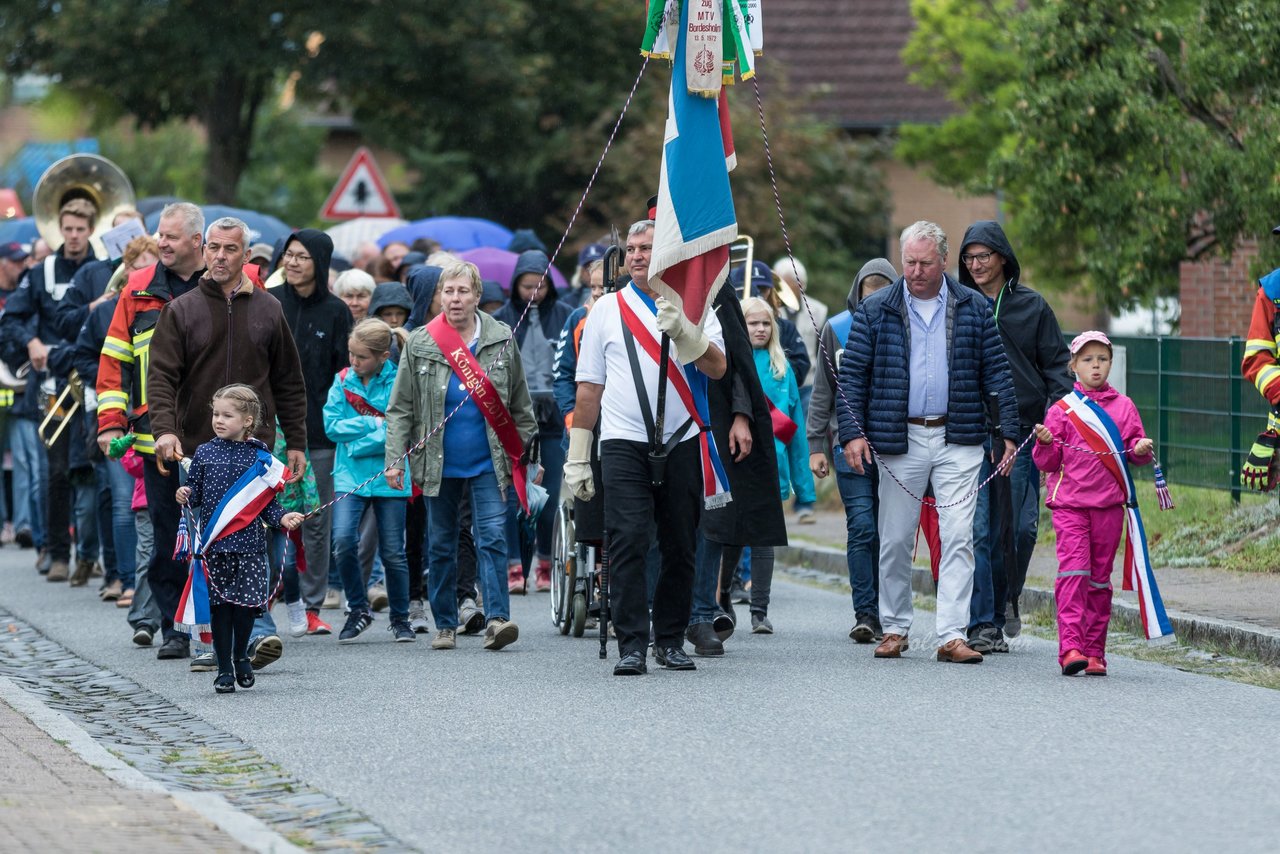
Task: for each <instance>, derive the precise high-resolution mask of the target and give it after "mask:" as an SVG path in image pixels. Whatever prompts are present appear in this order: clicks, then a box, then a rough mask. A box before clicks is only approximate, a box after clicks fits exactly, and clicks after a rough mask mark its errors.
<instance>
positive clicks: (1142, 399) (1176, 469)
mask: <svg viewBox="0 0 1280 854" xmlns="http://www.w3.org/2000/svg"><path fill="white" fill-rule="evenodd" d="M1111 340H1112V342H1113V343H1114V344H1117V345H1122V346H1124V347H1125V351H1126V360H1127V371H1126V382H1127V386H1128V388H1127V390H1126V392H1127V394H1128V395H1129V397H1131V398H1132V399H1133V402H1134V403H1135V404H1137V406H1138V411H1139V412H1140V413H1141V414H1142V423H1143V425H1144V426H1145V427H1146V430H1147V435H1149V436H1151V438H1153V439H1154V440H1155V442H1156V454H1157V456H1158V457H1159V458H1160V463H1161V464H1162V465H1163V466H1164V473H1165V476H1166V477H1167V478H1168V480H1169V482H1170V483H1182V484H1188V485H1191V486H1205V487H1210V488H1212V489H1227V490H1230V491H1231V493H1232V497H1233V498H1235V499H1237V500H1239V497H1240V466H1241V464H1242V463H1243V462H1244V458H1245V456H1246V455H1247V454H1248V452H1249V447H1250V446H1251V445H1252V444H1253V440H1254V438H1255V437H1256V436H1257V435H1258V433H1260V432H1261V431H1262V430H1265V429H1266V426H1267V410H1268V407H1267V404H1266V402H1265V401H1264V400H1263V398H1262V395H1260V394H1259V393H1258V391H1257V389H1255V388H1254V387H1253V384H1252V383H1250V382H1248V381H1247V380H1245V379H1244V378H1243V377H1242V376H1241V374H1240V362H1241V360H1242V359H1243V358H1244V339H1243V338H1130V337H1123V336H1116V337H1113V338H1112V339H1111Z"/></svg>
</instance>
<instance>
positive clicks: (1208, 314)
mask: <svg viewBox="0 0 1280 854" xmlns="http://www.w3.org/2000/svg"><path fill="white" fill-rule="evenodd" d="M1257 254H1258V248H1257V243H1256V242H1253V241H1249V242H1246V243H1244V244H1242V245H1241V246H1240V248H1239V249H1237V250H1236V252H1235V254H1234V255H1233V256H1232V257H1231V259H1230V260H1224V259H1222V258H1213V259H1211V260H1208V261H1195V262H1192V261H1184V262H1182V264H1181V265H1179V268H1178V292H1179V297H1180V299H1181V302H1182V326H1181V334H1182V335H1183V336H1184V337H1187V338H1228V337H1230V336H1232V335H1239V336H1243V335H1244V334H1245V333H1246V332H1247V331H1248V329H1249V315H1250V313H1251V312H1252V311H1253V301H1254V297H1255V296H1256V294H1257V287H1258V286H1257V283H1256V281H1255V280H1254V278H1253V276H1251V275H1250V274H1249V267H1250V265H1251V264H1252V263H1253V260H1254V258H1256V257H1257Z"/></svg>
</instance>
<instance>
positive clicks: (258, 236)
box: [147, 205, 293, 244]
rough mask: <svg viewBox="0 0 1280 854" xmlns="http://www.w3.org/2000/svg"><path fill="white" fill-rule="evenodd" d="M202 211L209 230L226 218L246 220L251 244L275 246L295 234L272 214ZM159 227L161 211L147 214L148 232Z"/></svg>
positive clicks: (221, 207)
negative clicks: (217, 220)
mask: <svg viewBox="0 0 1280 854" xmlns="http://www.w3.org/2000/svg"><path fill="white" fill-rule="evenodd" d="M200 210H202V211H204V222H205V227H206V228H208V226H209V223H211V222H213V221H214V220H215V219H220V218H222V217H224V216H233V217H235V218H236V219H242V220H244V223H245V225H247V226H249V230H250V231H251V232H252V234H250V235H249V242H250V243H272V244H274V243H275V242H276V241H277V240H279V239H280V238H282V237H288V236H289V235H290V234H293V229H292V228H290V227H289V226H287V225H285V224H284V223H283V222H281V221H280V220H278V219H276V218H275V217H273V216H271V215H270V214H264V213H258V212H257V211H250V210H245V209H243V208H230V207H227V206H226V205H201V206H200ZM159 225H160V211H155V212H153V213H150V214H147V231H150V232H154V231H155V230H156V228H157V227H158V226H159Z"/></svg>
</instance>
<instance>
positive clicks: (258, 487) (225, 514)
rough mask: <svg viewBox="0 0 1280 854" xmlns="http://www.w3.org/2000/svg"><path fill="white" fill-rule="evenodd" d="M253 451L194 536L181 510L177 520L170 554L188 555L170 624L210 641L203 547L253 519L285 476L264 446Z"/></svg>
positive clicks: (181, 557)
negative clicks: (253, 457) (249, 462)
mask: <svg viewBox="0 0 1280 854" xmlns="http://www.w3.org/2000/svg"><path fill="white" fill-rule="evenodd" d="M257 455H258V456H257V459H256V460H255V461H254V463H253V465H252V466H250V467H249V468H248V469H247V470H246V471H245V473H244V474H242V475H240V479H239V480H237V481H236V482H235V484H233V485H232V487H231V489H229V490H227V494H226V495H224V496H222V500H221V501H219V502H218V505H217V506H216V507H215V508H214V509H213V512H212V513H209V514H208V515H207V516H206V517H205V518H206V521H205V524H204V525H203V527H200V528H197V529H196V531H195V535H194V537H193V536H192V533H191V530H190V528H188V526H187V518H186V514H185V513H184V514H183V518H182V521H180V522H179V523H178V537H177V541H176V544H175V548H174V552H173V557H174V559H175V560H187V559H188V558H190V560H191V569H190V571H189V572H188V573H187V583H186V585H185V586H184V587H183V589H182V596H181V597H180V598H179V599H178V613H177V614H176V615H175V616H174V618H173V622H174V627H175V628H177V629H178V630H180V631H187V632H190V633H191V634H198V635H199V636H200V640H202V641H203V642H205V643H212V642H213V631H212V628H211V627H210V623H209V575H208V571H207V570H206V569H205V565H204V549H205V548H206V547H207V546H208V545H209V544H211V543H213V542H214V541H215V540H218V539H221V538H222V537H225V536H228V535H230V534H234V533H235V532H236V531H239V530H242V529H244V528H246V527H247V526H249V525H250V524H251V523H253V522H254V521H255V520H256V519H257V518H258V516H259V515H260V514H261V513H262V511H263V510H264V509H266V506H267V505H268V504H270V503H271V499H273V498H275V497H276V495H277V494H278V493H279V492H280V491H281V490H282V489H284V485H285V482H286V481H287V480H288V479H289V469H288V467H286V466H285V464H284V463H282V462H280V461H279V460H277V459H276V458H275V457H273V456H272V455H271V453H270V452H269V451H267V450H266V448H265V447H262V448H258V449H257ZM191 527H193V528H194V527H195V526H194V525H192V526H191ZM258 604H265V603H258Z"/></svg>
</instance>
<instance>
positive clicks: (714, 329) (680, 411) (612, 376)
mask: <svg viewBox="0 0 1280 854" xmlns="http://www.w3.org/2000/svg"><path fill="white" fill-rule="evenodd" d="M624 294H625V297H624ZM623 298H625V299H627V301H628V302H627V304H628V305H629V306H630V307H631V309H632V310H633V311H634V312H635V314H636V316H637V317H639V318H640V322H641V323H643V324H644V325H645V327H646V328H647V329H648V330H649V332H650V334H652V335H653V337H654V340H657V341H660V340H661V335H662V333H660V332H659V331H658V322H657V320H658V319H657V317H655V316H654V314H653V312H651V311H650V310H649V308H648V306H646V305H645V304H644V302H643V301H642V300H641V299H640V295H639V293H638V292H637V291H635V289H634V286H632V285H628V286H627V287H626V288H623V289H622V290H621V291H619V292H617V293H612V294H605V295H604V296H602V297H600V299H598V300H596V302H595V305H593V306H592V308H591V313H590V314H588V315H587V324H586V326H585V327H584V328H583V330H582V345H581V349H580V350H579V351H578V373H577V380H578V382H588V383H596V384H597V385H603V386H604V398H603V400H602V401H601V402H600V439H601V440H602V441H607V440H609V439H627V440H629V441H632V442H648V441H649V431H648V430H646V429H645V426H644V415H643V414H642V413H641V411H640V400H639V398H637V397H636V383H635V380H633V379H632V378H631V360H630V359H629V358H628V357H627V343H626V340H625V339H624V338H623V329H622V317H621V315H620V314H619V313H618V300H619V299H623ZM702 331H703V332H704V333H706V336H707V338H709V339H710V340H711V344H712V346H713V347H715V348H717V349H718V350H720V352H722V353H723V352H724V333H723V331H721V329H720V320H719V318H717V317H716V313H715V311H714V310H713V311H708V312H707V316H706V318H705V319H704V320H703V322H702ZM671 356H672V358H673V359H674V358H676V350H675V346H674V345H672V347H671ZM636 359H637V360H638V361H639V362H640V371H641V375H642V377H643V379H644V387H645V391H647V392H648V396H649V411H650V412H656V410H657V407H658V363H657V361H655V360H654V359H651V358H649V356H648V355H646V353H645V351H644V348H643V347H642V346H641V345H640V342H639V341H636ZM688 420H689V412H688V411H687V410H686V409H685V406H684V403H683V402H682V401H681V400H680V395H678V394H677V393H676V390H675V386H673V385H672V384H671V381H670V380H669V379H668V380H667V412H666V420H665V422H664V423H663V436H662V440H663V441H664V442H665V441H668V440H669V439H670V438H671V436H672V435H673V434H674V433H675V432H676V431H677V430H679V429H680V427H682V426H683V425H684V423H685V422H686V421H688ZM697 435H698V431H697V429H695V428H690V429H689V430H688V431H686V433H685V436H684V438H683V439H682V440H681V441H684V442H687V441H689V440H690V439H693V438H695V437H697Z"/></svg>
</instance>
